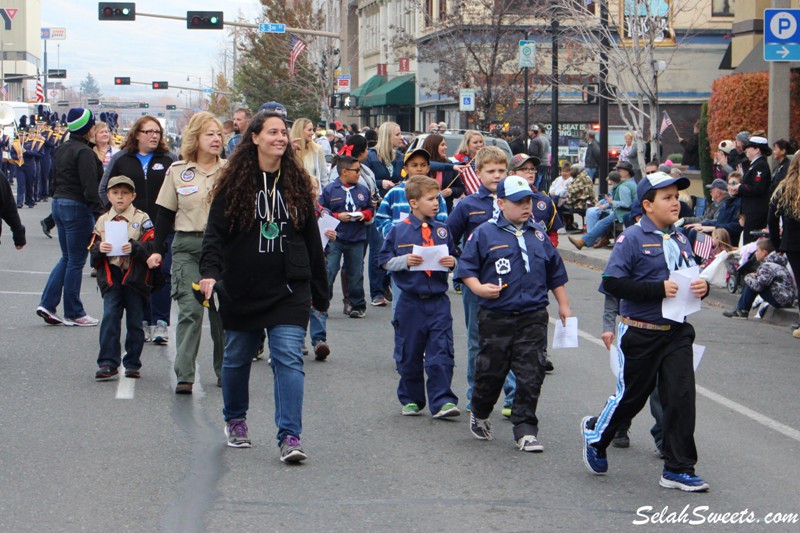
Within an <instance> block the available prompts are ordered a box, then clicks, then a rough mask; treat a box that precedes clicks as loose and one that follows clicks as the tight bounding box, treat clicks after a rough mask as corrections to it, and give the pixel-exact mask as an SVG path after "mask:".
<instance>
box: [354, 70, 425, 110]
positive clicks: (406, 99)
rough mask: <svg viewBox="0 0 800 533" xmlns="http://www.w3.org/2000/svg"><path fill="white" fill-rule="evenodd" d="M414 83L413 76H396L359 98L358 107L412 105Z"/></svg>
mask: <svg viewBox="0 0 800 533" xmlns="http://www.w3.org/2000/svg"><path fill="white" fill-rule="evenodd" d="M415 90H416V82H415V81H414V75H413V74H408V75H406V76H398V77H396V78H393V79H392V80H391V81H389V82H387V83H385V84H384V85H381V86H380V87H378V88H377V89H375V90H374V91H372V92H370V93H368V94H367V95H365V96H363V97H361V98H359V102H358V105H359V106H360V107H377V106H384V105H412V106H413V105H414V91H415Z"/></svg>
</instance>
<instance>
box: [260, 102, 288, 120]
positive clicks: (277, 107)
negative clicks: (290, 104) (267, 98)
mask: <svg viewBox="0 0 800 533" xmlns="http://www.w3.org/2000/svg"><path fill="white" fill-rule="evenodd" d="M258 110H259V111H271V112H273V113H277V114H278V115H280V116H282V117H283V118H287V119H288V118H289V113H288V112H287V111H286V106H284V105H283V104H279V103H278V102H275V101H272V102H267V103H265V104H261V107H260V108H258Z"/></svg>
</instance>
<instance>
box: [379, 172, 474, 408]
mask: <svg viewBox="0 0 800 533" xmlns="http://www.w3.org/2000/svg"><path fill="white" fill-rule="evenodd" d="M405 194H406V198H407V199H408V203H409V205H410V207H411V214H410V215H409V216H408V217H407V218H405V219H403V221H402V222H401V223H399V224H397V225H395V226H392V227H391V228H390V229H389V234H388V235H387V236H386V241H385V242H384V244H383V248H382V249H381V253H380V255H379V257H378V261H379V263H380V265H381V266H382V267H383V268H385V269H386V270H390V271H391V272H392V277H393V279H394V281H395V283H396V284H397V286H398V287H399V288H400V290H401V291H402V293H403V297H402V298H400V299H399V300H398V302H397V306H396V308H395V313H394V320H393V321H392V324H393V325H394V331H395V344H394V360H395V362H396V364H397V372H398V374H400V383H399V384H398V386H397V397H398V398H399V400H400V403H401V404H402V406H403V410H402V414H403V415H406V416H414V415H419V413H420V411H421V410H422V409H423V408H424V407H425V405H426V402H425V391H426V388H427V392H428V401H429V402H430V410H431V413H432V414H433V417H434V418H448V417H454V416H458V415H460V414H461V412H460V411H459V409H458V407H457V404H458V397H457V396H456V395H455V394H453V391H452V390H451V388H450V384H451V382H452V380H453V366H454V364H455V363H454V358H453V353H454V350H453V317H452V315H451V314H450V300H449V299H448V298H447V275H448V273H447V272H445V271H428V270H414V271H412V270H411V267H413V266H416V265H420V264H422V256H421V255H417V254H414V253H412V248H413V246H414V245H419V246H440V245H444V246H447V250H448V254H447V255H446V256H444V257H442V258H441V259H439V264H440V265H442V266H444V267H447V268H448V269H450V270H452V269H453V268H454V267H455V264H456V260H455V257H454V255H455V245H454V244H453V239H452V237H451V236H450V233H449V232H448V231H447V226H445V225H444V224H442V223H441V222H438V221H436V220H435V216H436V213H437V212H438V210H439V184H438V183H437V182H436V180H434V179H432V178H429V177H427V176H412V177H411V178H409V180H408V182H406V186H405ZM425 374H427V375H428V380H427V383H426V382H425Z"/></svg>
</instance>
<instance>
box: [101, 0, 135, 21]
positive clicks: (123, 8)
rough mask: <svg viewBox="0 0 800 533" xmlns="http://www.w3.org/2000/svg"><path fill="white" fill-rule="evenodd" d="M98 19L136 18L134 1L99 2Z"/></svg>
mask: <svg viewBox="0 0 800 533" xmlns="http://www.w3.org/2000/svg"><path fill="white" fill-rule="evenodd" d="M99 4H100V13H99V15H98V19H99V20H136V3H135V2H99Z"/></svg>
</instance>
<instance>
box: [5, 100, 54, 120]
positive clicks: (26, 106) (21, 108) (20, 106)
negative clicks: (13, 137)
mask: <svg viewBox="0 0 800 533" xmlns="http://www.w3.org/2000/svg"><path fill="white" fill-rule="evenodd" d="M3 103H4V104H6V105H8V106H9V107H11V108H12V109H13V110H14V119H15V120H16V122H17V124H19V119H20V118H21V117H22V115H25V116H26V117H28V124H30V116H31V115H38V114H39V106H42V109H43V110H44V111H47V112H48V113H50V112H52V111H53V109H52V108H51V107H50V104H48V103H36V102H3Z"/></svg>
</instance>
